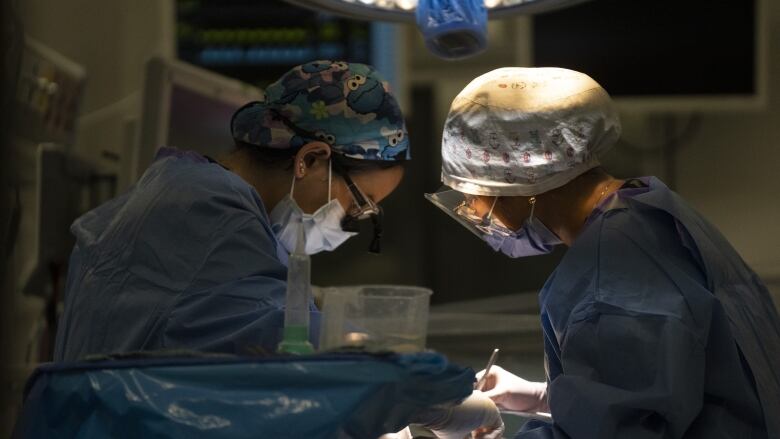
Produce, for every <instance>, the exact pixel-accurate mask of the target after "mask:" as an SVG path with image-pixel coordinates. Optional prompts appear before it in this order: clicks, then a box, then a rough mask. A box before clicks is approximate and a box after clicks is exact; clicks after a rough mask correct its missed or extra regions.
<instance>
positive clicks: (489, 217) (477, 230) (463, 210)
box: [425, 186, 512, 240]
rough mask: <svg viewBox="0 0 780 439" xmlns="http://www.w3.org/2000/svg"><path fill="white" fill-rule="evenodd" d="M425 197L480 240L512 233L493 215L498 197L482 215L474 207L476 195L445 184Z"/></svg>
mask: <svg viewBox="0 0 780 439" xmlns="http://www.w3.org/2000/svg"><path fill="white" fill-rule="evenodd" d="M425 198H426V199H428V201H430V202H432V203H433V204H434V205H435V206H436V207H438V208H439V209H441V210H443V211H444V213H446V214H447V215H449V216H450V217H451V218H453V219H454V220H455V221H457V222H458V223H459V224H460V225H462V226H464V227H465V228H467V229H468V230H469V231H470V232H471V233H473V234H475V235H477V236H478V237H479V238H480V239H482V240H484V239H485V238H486V237H487V236H493V235H501V236H509V235H511V234H512V232H511V231H510V230H509V229H508V228H507V227H506V226H505V225H504V224H502V223H501V221H499V220H498V218H494V217H493V208H494V207H495V205H496V201H497V200H498V198H495V199H494V200H493V204H492V205H491V207H490V210H489V211H488V212H487V213H486V214H484V215H480V214H479V210H478V209H477V208H476V203H477V200H478V198H477V197H475V196H473V195H468V194H464V193H461V192H458V191H456V190H453V189H450V188H449V187H446V186H444V187H442V188H441V189H439V190H438V191H437V192H435V193H432V194H425Z"/></svg>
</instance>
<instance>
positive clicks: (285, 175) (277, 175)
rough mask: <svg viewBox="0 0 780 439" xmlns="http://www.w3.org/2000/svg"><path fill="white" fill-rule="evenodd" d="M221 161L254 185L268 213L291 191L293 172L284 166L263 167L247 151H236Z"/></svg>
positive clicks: (221, 158)
mask: <svg viewBox="0 0 780 439" xmlns="http://www.w3.org/2000/svg"><path fill="white" fill-rule="evenodd" d="M219 162H220V163H221V164H222V165H224V166H225V167H227V168H228V169H230V170H231V171H232V172H233V173H235V174H237V175H238V176H239V177H241V178H242V179H243V180H244V181H245V182H247V183H248V184H249V185H250V186H252V187H253V188H254V189H255V190H256V191H257V194H258V195H259V196H260V199H261V200H263V205H264V206H265V208H266V210H267V212H268V214H270V213H271V211H272V210H273V209H274V207H276V205H277V204H278V203H279V201H281V200H282V198H284V196H285V195H287V194H289V193H290V185H291V184H292V174H291V173H290V171H287V170H285V169H283V168H272V167H261V166H259V165H258V164H257V163H256V162H255V161H254V160H253V159H252V157H250V156H249V155H248V154H247V153H246V152H243V151H240V150H239V151H235V152H233V153H231V154H229V155H226V156H223V157H220V159H219Z"/></svg>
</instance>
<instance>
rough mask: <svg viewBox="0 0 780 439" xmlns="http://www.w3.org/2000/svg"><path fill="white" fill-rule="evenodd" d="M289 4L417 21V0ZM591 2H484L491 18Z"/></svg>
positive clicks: (304, 0)
mask: <svg viewBox="0 0 780 439" xmlns="http://www.w3.org/2000/svg"><path fill="white" fill-rule="evenodd" d="M286 1H287V2H288V3H293V4H295V5H298V6H301V7H304V8H308V9H314V10H318V11H323V12H328V13H331V14H337V15H342V16H345V17H349V18H356V19H360V20H379V21H406V22H414V21H415V9H416V8H417V4H418V0H286ZM585 1H588V0H484V2H485V7H486V8H487V11H488V18H490V19H493V18H504V17H509V16H512V15H523V14H538V13H541V12H547V11H552V10H554V9H559V8H564V7H568V6H572V5H575V4H577V3H583V2H585Z"/></svg>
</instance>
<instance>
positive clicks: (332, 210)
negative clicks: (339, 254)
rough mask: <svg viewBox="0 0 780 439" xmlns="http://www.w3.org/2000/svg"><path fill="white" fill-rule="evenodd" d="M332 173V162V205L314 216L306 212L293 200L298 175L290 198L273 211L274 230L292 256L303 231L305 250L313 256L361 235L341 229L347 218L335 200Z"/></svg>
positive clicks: (330, 181) (330, 183)
mask: <svg viewBox="0 0 780 439" xmlns="http://www.w3.org/2000/svg"><path fill="white" fill-rule="evenodd" d="M331 188H332V173H331V168H330V162H328V202H327V203H326V204H325V205H324V206H322V207H320V208H319V209H317V211H316V212H314V213H311V214H309V213H304V212H303V210H301V208H300V207H299V206H298V203H296V202H295V199H294V198H293V191H294V190H295V176H293V181H292V187H291V188H290V193H289V194H288V195H286V196H285V197H284V198H283V199H282V200H281V201H279V203H278V204H277V205H276V207H274V209H273V210H272V211H271V214H270V215H269V216H270V219H271V229H272V230H273V232H274V235H276V238H277V239H278V240H279V242H281V243H282V246H284V248H285V249H286V250H287V252H288V253H292V252H293V251H294V250H295V248H296V244H297V242H298V236H301V235H300V229H301V228H303V236H304V237H305V242H306V245H305V249H304V251H305V252H306V254H308V255H313V254H315V253H319V252H321V251H331V250H334V249H335V248H336V247H338V246H340V245H341V244H343V243H344V241H346V240H347V239H349V238H351V237H352V236H355V235H357V233H352V232H345V231H344V230H342V228H341V220H342V219H343V218H344V217H345V216H346V212H344V208H343V207H341V203H339V200H336V199H331Z"/></svg>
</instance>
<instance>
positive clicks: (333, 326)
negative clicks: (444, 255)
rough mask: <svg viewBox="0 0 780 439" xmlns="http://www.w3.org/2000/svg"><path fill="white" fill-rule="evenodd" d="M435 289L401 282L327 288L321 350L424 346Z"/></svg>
mask: <svg viewBox="0 0 780 439" xmlns="http://www.w3.org/2000/svg"><path fill="white" fill-rule="evenodd" d="M431 293H432V291H431V290H429V289H427V288H420V287H410V286H400V285H359V286H348V287H332V288H323V289H322V326H321V334H320V335H321V338H320V350H327V349H335V348H341V347H353V348H362V349H365V350H367V351H371V352H379V351H393V352H401V353H408V352H419V351H422V350H424V349H425V336H426V331H427V327H428V306H429V303H430V296H431Z"/></svg>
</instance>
